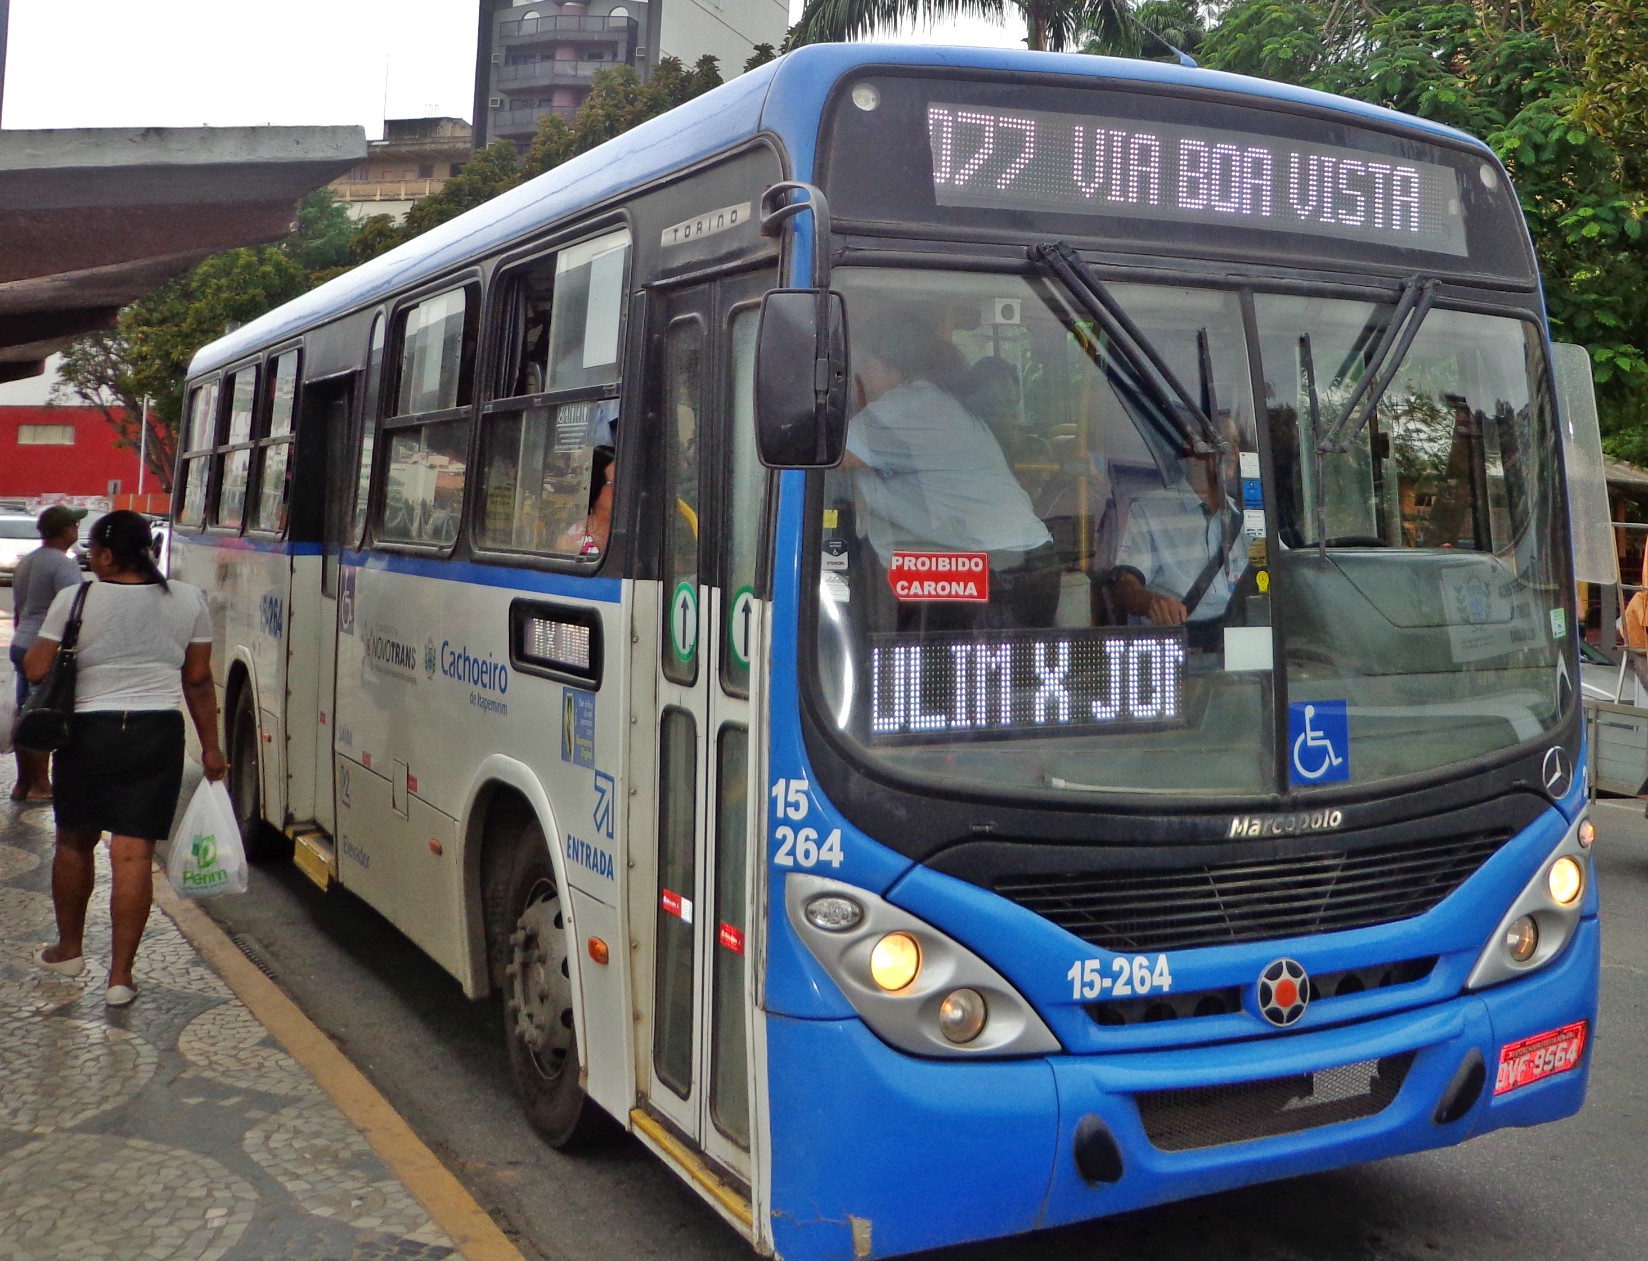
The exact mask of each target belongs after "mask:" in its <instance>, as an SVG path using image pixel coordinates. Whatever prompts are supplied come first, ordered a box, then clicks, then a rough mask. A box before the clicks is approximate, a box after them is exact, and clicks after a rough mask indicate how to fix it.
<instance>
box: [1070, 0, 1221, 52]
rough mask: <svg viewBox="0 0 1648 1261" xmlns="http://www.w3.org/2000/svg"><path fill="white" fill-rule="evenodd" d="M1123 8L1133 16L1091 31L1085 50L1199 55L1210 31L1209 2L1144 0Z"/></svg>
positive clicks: (1123, 12) (1084, 45)
mask: <svg viewBox="0 0 1648 1261" xmlns="http://www.w3.org/2000/svg"><path fill="white" fill-rule="evenodd" d="M1119 12H1120V13H1122V14H1128V15H1129V20H1127V21H1123V22H1120V23H1109V24H1106V25H1105V26H1103V27H1101V28H1099V29H1095V30H1092V31H1090V32H1089V33H1088V36H1087V40H1086V43H1084V44H1083V45H1082V51H1083V52H1084V53H1101V54H1104V55H1107V56H1111V57H1145V58H1149V59H1151V60H1155V61H1176V60H1178V58H1177V56H1176V55H1175V54H1176V53H1185V54H1188V55H1189V56H1191V57H1195V56H1196V55H1197V49H1199V48H1200V47H1201V43H1202V40H1203V38H1204V37H1205V36H1206V35H1207V10H1206V6H1204V5H1202V4H1200V3H1198V2H1197V0H1144V3H1142V4H1139V5H1137V6H1136V7H1134V8H1133V9H1131V10H1128V9H1126V8H1122V9H1120V10H1119Z"/></svg>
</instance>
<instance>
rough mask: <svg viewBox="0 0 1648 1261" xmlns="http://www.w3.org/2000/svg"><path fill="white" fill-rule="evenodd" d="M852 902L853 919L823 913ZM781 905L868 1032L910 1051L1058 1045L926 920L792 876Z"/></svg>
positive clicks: (1011, 1051)
mask: <svg viewBox="0 0 1648 1261" xmlns="http://www.w3.org/2000/svg"><path fill="white" fill-rule="evenodd" d="M841 903H848V904H850V905H852V906H853V907H856V908H857V909H858V911H859V915H858V916H857V917H856V918H855V919H853V922H852V923H850V924H849V923H844V922H842V921H843V919H844V918H852V917H850V916H849V917H842V916H839V915H835V914H825V913H823V912H825V911H826V909H827V908H835V907H838V906H839V905H840V904H841ZM784 909H785V911H786V913H787V915H788V917H789V921H790V927H791V928H792V929H794V931H795V934H796V936H798V937H799V938H801V940H802V941H804V942H806V943H807V949H808V950H810V951H811V952H812V954H813V957H814V958H815V959H817V960H818V962H819V965H820V966H821V967H822V968H823V969H824V971H825V972H827V973H828V974H829V977H830V979H831V980H832V981H834V982H835V984H836V986H837V988H839V989H840V990H841V992H842V994H843V995H844V996H845V997H846V999H847V1001H848V1002H849V1003H851V1004H852V1005H853V1010H854V1011H856V1012H857V1013H858V1015H859V1018H860V1019H861V1020H863V1021H864V1024H865V1026H866V1027H867V1028H868V1029H869V1030H870V1031H871V1032H872V1033H874V1034H875V1035H876V1036H877V1037H878V1038H880V1039H881V1040H882V1041H883V1042H885V1043H887V1044H888V1045H889V1046H892V1047H896V1048H897V1049H898V1050H900V1051H907V1052H909V1053H910V1054H912V1055H925V1056H942V1057H948V1058H951V1059H954V1058H956V1057H958V1056H978V1055H1046V1054H1048V1053H1050V1052H1056V1051H1058V1050H1059V1049H1060V1047H1059V1040H1058V1039H1057V1038H1055V1037H1054V1036H1053V1033H1052V1031H1051V1030H1050V1029H1049V1028H1048V1027H1047V1025H1046V1024H1045V1023H1044V1022H1043V1021H1042V1019H1041V1017H1040V1016H1038V1015H1037V1014H1036V1012H1035V1009H1034V1008H1032V1007H1031V1006H1030V1004H1029V1003H1027V1002H1026V1001H1025V1000H1024V996H1023V995H1022V994H1020V993H1019V992H1018V990H1016V989H1015V988H1014V987H1013V985H1012V983H1011V982H1009V981H1008V980H1007V979H1006V978H1005V977H1004V976H1002V975H1001V973H999V972H997V971H996V970H995V969H994V968H992V967H991V966H990V965H989V964H988V963H986V962H985V961H984V960H983V959H981V958H979V957H978V955H976V954H974V953H973V952H972V951H971V950H969V949H967V947H965V946H963V945H962V944H961V943H960V942H958V941H955V940H953V939H952V938H950V937H948V936H946V935H945V934H944V933H941V932H939V931H938V930H937V929H935V928H934V927H933V926H932V925H931V924H929V923H927V922H926V921H924V920H920V919H917V918H916V917H915V916H914V915H912V914H910V913H909V912H908V911H905V910H902V909H901V908H899V907H896V906H894V905H893V904H892V903H890V902H887V901H885V900H884V899H882V898H878V897H876V896H875V895H874V894H873V893H869V892H867V891H865V890H863V889H858V888H854V887H853V886H851V885H847V884H843V883H841V882H840V881H838V880H832V879H829V878H828V877H825V876H814V875H806V874H803V873H801V872H790V873H789V874H788V875H786V876H785V878H784Z"/></svg>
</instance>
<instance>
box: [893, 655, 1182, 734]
mask: <svg viewBox="0 0 1648 1261" xmlns="http://www.w3.org/2000/svg"><path fill="white" fill-rule="evenodd" d="M1184 661H1185V647H1184V640H1183V639H1182V638H1178V637H1172V638H1170V637H1160V636H1149V637H1140V636H1125V635H1116V636H1108V637H1103V638H1094V637H1086V638H1083V639H1081V640H1076V639H1074V638H1070V637H1057V638H1049V639H1034V640H1031V639H1023V638H1020V639H1013V640H1004V641H998V642H989V641H984V640H981V641H965V642H959V643H958V642H950V643H933V642H925V643H907V644H896V643H895V644H878V645H876V646H875V647H873V648H872V649H871V650H870V731H871V734H872V735H874V736H883V737H885V736H899V735H922V734H929V733H934V732H940V731H957V732H960V731H970V732H978V733H992V732H993V733H995V734H1002V735H1005V734H1010V733H1013V732H1017V731H1035V730H1052V729H1057V728H1061V727H1064V728H1073V727H1103V726H1108V725H1111V724H1121V723H1160V722H1174V721H1177V720H1178V718H1179V712H1180V696H1181V693H1182V683H1183V673H1184Z"/></svg>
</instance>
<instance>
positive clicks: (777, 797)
mask: <svg viewBox="0 0 1648 1261" xmlns="http://www.w3.org/2000/svg"><path fill="white" fill-rule="evenodd" d="M772 799H773V810H774V812H775V813H776V814H777V815H778V817H779V818H781V819H793V820H794V821H795V822H797V823H799V822H801V821H802V820H803V819H805V818H806V817H807V815H808V814H809V813H810V812H811V810H812V795H811V793H810V792H809V791H808V784H807V781H806V780H804V779H780V780H775V781H773V786H772ZM773 839H774V840H775V841H777V842H778V852H777V853H775V854H774V855H773V865H774V866H775V867H818V866H829V867H839V866H841V859H842V853H841V829H840V828H834V829H832V830H831V832H830V834H829V835H828V836H826V837H825V838H824V839H823V840H822V841H820V840H819V839H818V829H817V828H792V827H790V826H789V825H788V824H783V825H781V826H779V827H776V828H774V829H773Z"/></svg>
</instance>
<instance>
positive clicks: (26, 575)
mask: <svg viewBox="0 0 1648 1261" xmlns="http://www.w3.org/2000/svg"><path fill="white" fill-rule="evenodd" d="M85 515H86V510H85V509H84V508H69V507H65V506H64V505H63V504H53V505H52V506H51V507H49V508H47V509H46V510H45V511H44V512H42V513H41V514H40V517H39V519H38V520H36V521H35V523H34V526H35V529H37V530H39V531H40V547H39V548H37V549H36V550H34V551H32V552H30V553H29V554H28V555H27V556H25V557H23V560H22V562H21V563H20V564H19V565H18V566H17V573H16V574H15V575H13V577H12V580H11V606H12V607H11V616H12V621H13V623H14V624H15V625H14V628H13V630H12V636H11V663H12V665H13V666H15V667H16V669H17V707H18V708H19V709H21V708H22V707H23V702H24V701H25V700H27V699H28V695H29V681H28V678H27V676H26V675H25V674H24V673H23V658H24V656H25V655H27V653H28V650H29V645H30V644H32V643H34V637H35V636H36V635H38V634H39V633H40V623H41V622H43V621H45V620H46V610H47V609H49V608H50V607H51V602H52V600H53V599H54V598H55V597H56V595H57V593H58V592H59V591H61V590H63V588H64V587H78V586H79V585H80V566H79V565H78V564H77V563H76V562H75V559H74V557H72V556H70V555H69V549H70V548H71V547H73V546H74V545H75V544H76V543H77V542H79V541H80V519H81V518H82V517H84V516H85ZM11 799H12V800H13V801H50V800H51V754H49V753H31V752H29V750H27V749H18V750H17V785H16V787H14V788H13V789H12V790H11Z"/></svg>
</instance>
